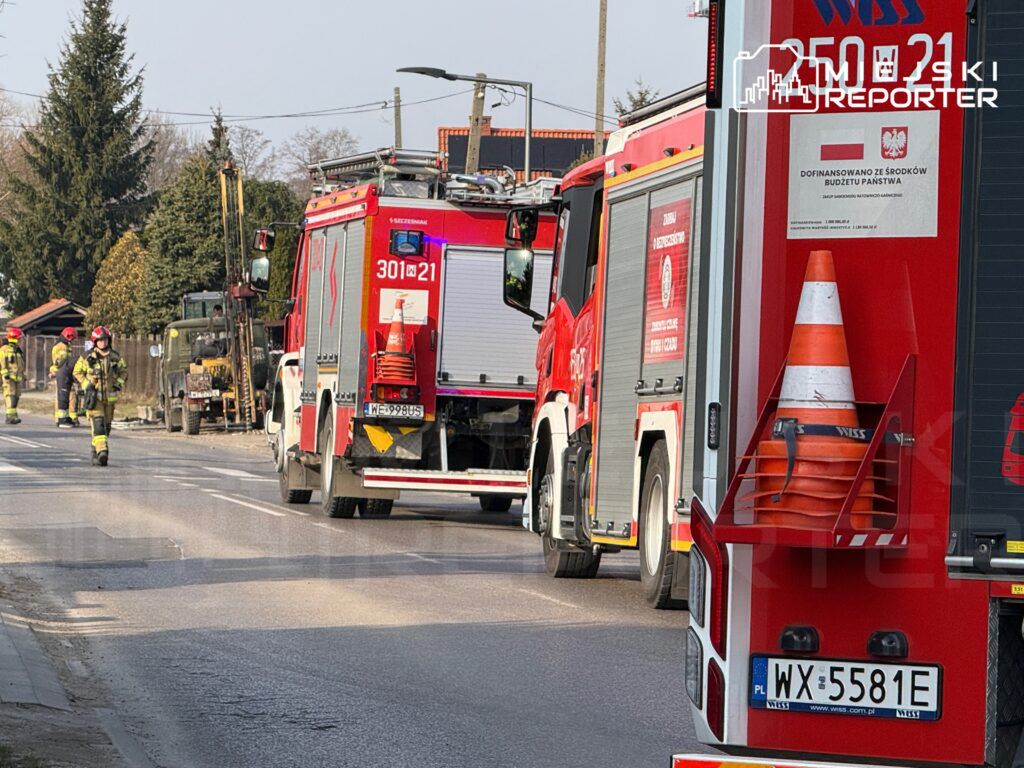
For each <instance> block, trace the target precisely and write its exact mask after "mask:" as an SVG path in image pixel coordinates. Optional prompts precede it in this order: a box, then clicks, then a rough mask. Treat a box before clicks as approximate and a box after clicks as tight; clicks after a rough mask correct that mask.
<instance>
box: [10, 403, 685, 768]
mask: <svg viewBox="0 0 1024 768" xmlns="http://www.w3.org/2000/svg"><path fill="white" fill-rule="evenodd" d="M243 441H244V438H237V437H235V438H228V437H226V436H222V437H219V438H211V437H201V438H199V439H195V438H186V437H182V436H174V437H171V436H166V435H164V434H163V433H159V432H157V433H153V432H148V433H131V434H129V433H125V432H120V431H116V432H115V433H114V435H113V437H112V439H111V466H109V467H107V468H105V469H102V468H94V467H91V466H90V465H89V461H88V452H89V438H88V431H87V430H86V429H79V430H74V431H69V430H64V431H58V430H56V429H54V428H53V427H52V426H51V425H50V423H49V421H48V420H47V419H44V418H42V417H37V416H28V417H26V418H25V422H24V423H23V424H21V425H19V426H17V427H4V426H0V488H2V494H0V495H2V499H3V504H2V505H0V560H2V561H3V562H4V567H5V569H7V570H8V571H9V572H11V573H13V574H14V575H16V576H21V577H28V578H31V579H32V580H34V581H35V582H37V583H38V584H40V585H41V586H42V587H43V588H44V589H45V591H46V592H47V593H48V594H49V595H51V596H52V598H53V599H54V600H55V601H56V602H57V604H58V605H60V606H61V607H62V609H63V613H64V616H63V626H64V627H69V628H70V629H68V630H67V631H72V632H74V633H76V634H77V635H79V636H81V637H84V638H85V639H86V645H87V647H88V650H89V655H88V660H87V665H88V667H89V670H90V672H91V674H92V675H94V676H95V677H97V678H99V679H100V680H101V681H102V683H103V685H105V686H106V688H107V690H109V692H110V698H111V700H112V701H113V702H114V706H115V707H116V709H117V712H118V714H119V715H120V717H121V719H122V720H123V721H124V722H125V723H126V725H127V727H128V729H129V730H130V731H131V732H132V734H133V735H134V736H135V738H136V739H137V741H138V742H139V743H140V744H141V745H142V746H143V748H144V749H145V750H146V752H147V753H148V755H149V757H150V759H151V760H152V761H153V763H154V764H156V765H160V766H217V767H218V768H229V767H234V766H238V767H239V768H242V767H245V768H249V767H251V766H360V767H362V766H418V767H424V766H444V767H446V768H447V767H451V766H473V767H474V768H476V767H481V768H482V767H484V766H517V767H521V768H526V767H528V766H545V767H548V766H587V768H602V767H604V766H608V767H611V766H615V767H616V768H625V767H626V766H630V767H633V766H659V767H664V766H667V765H668V762H669V757H670V755H671V754H672V753H673V752H679V751H683V750H688V751H704V750H703V749H702V748H701V747H700V745H698V744H696V743H695V741H694V738H693V727H692V725H691V723H690V715H689V709H688V704H687V701H686V695H685V692H684V689H683V679H682V669H683V630H684V626H685V618H686V617H685V613H682V612H659V611H653V610H650V609H648V608H647V607H646V606H645V605H643V603H642V600H641V598H640V595H639V584H638V578H639V576H638V568H639V566H638V563H637V560H636V557H635V555H616V556H609V557H606V558H605V562H604V563H603V564H602V567H601V573H600V575H599V578H597V579H596V580H594V581H589V582H574V581H554V580H552V579H549V578H548V577H547V576H546V575H545V574H544V572H543V563H542V561H541V558H540V554H539V550H540V547H539V542H538V541H537V540H536V538H535V537H534V536H532V535H531V534H528V533H527V532H525V531H523V530H522V528H521V527H520V526H519V519H518V511H519V510H518V505H516V506H514V507H513V509H512V511H511V512H510V513H507V514H501V515H493V514H491V515H486V514H482V513H480V512H479V510H478V508H477V506H476V503H475V501H474V500H463V499H461V498H460V497H457V496H448V495H445V496H418V497H415V498H413V497H408V498H403V500H402V501H400V502H398V505H397V506H396V509H395V512H394V514H393V516H392V518H391V519H389V520H371V521H366V520H359V519H354V520H330V519H325V518H323V517H321V516H320V515H319V510H318V507H317V506H316V504H315V502H316V495H314V504H313V505H308V506H300V507H292V506H286V505H283V504H281V503H280V501H279V497H278V491H277V484H276V480H275V475H274V474H273V468H272V465H271V463H270V460H269V451H264V450H262V449H259V448H255V447H253V446H252V444H251V442H252V441H251V440H250V444H249V446H248V447H240V446H239V444H240V443H242V442H243Z"/></svg>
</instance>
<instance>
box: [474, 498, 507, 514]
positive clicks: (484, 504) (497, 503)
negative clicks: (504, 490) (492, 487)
mask: <svg viewBox="0 0 1024 768" xmlns="http://www.w3.org/2000/svg"><path fill="white" fill-rule="evenodd" d="M479 501H480V509H482V510H483V511H484V512H508V511H509V510H510V509H512V497H511V496H498V495H495V494H488V495H487V496H481V497H479Z"/></svg>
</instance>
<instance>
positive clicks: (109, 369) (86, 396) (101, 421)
mask: <svg viewBox="0 0 1024 768" xmlns="http://www.w3.org/2000/svg"><path fill="white" fill-rule="evenodd" d="M91 340H92V342H93V348H92V350H90V351H89V352H87V353H86V354H84V355H82V356H81V357H80V358H78V362H77V363H75V369H74V376H75V381H77V382H78V383H79V385H80V386H81V387H82V391H83V395H82V400H83V404H84V406H85V413H86V416H88V418H89V424H90V426H91V427H92V463H93V464H94V465H98V466H101V467H105V466H107V457H108V455H109V449H108V446H107V437H108V436H109V435H110V424H111V422H112V421H113V420H114V404H115V403H116V402H117V393H118V392H120V391H121V388H122V387H123V386H124V378H125V374H126V366H125V362H124V360H122V359H121V356H120V355H119V354H118V353H117V352H116V351H115V350H114V349H113V348H112V347H111V335H110V331H109V330H107V329H106V328H105V327H103V326H102V325H97V326H96V327H95V328H93V330H92V338H91Z"/></svg>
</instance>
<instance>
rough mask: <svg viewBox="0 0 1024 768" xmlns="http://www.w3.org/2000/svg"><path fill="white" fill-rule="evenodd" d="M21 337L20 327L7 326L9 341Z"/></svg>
mask: <svg viewBox="0 0 1024 768" xmlns="http://www.w3.org/2000/svg"><path fill="white" fill-rule="evenodd" d="M20 338H21V328H8V329H7V339H8V340H9V341H17V340H18V339H20Z"/></svg>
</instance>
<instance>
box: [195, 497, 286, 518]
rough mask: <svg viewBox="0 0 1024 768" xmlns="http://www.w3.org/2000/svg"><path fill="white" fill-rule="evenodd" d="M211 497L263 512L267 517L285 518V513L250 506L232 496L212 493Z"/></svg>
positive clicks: (255, 505) (254, 505) (253, 505)
mask: <svg viewBox="0 0 1024 768" xmlns="http://www.w3.org/2000/svg"><path fill="white" fill-rule="evenodd" d="M210 495H211V496H213V498H215V499H220V500H221V501H229V502H231V503H232V504H237V505H238V506H240V507H248V508H249V509H255V510H256V511H257V512H263V513H264V514H266V515H273V516H274V517H285V513H284V512H278V511H277V510H276V509H267V508H266V507H261V506H259V505H258V504H250V503H249V502H247V501H242V500H241V499H233V498H231V497H230V496H225V495H223V494H221V493H211V494H210Z"/></svg>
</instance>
